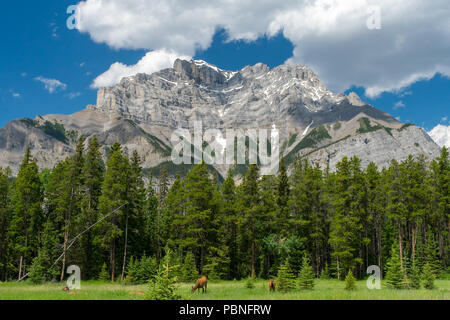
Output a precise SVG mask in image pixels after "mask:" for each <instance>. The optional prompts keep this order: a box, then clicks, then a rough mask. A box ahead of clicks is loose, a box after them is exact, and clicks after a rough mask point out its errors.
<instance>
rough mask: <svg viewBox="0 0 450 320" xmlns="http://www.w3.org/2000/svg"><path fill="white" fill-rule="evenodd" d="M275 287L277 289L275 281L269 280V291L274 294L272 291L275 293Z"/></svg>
mask: <svg viewBox="0 0 450 320" xmlns="http://www.w3.org/2000/svg"><path fill="white" fill-rule="evenodd" d="M275 287H276V284H275V280H273V279H270V280H269V291H270V292H272V291H274V292H275Z"/></svg>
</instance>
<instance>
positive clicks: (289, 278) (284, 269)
mask: <svg viewBox="0 0 450 320" xmlns="http://www.w3.org/2000/svg"><path fill="white" fill-rule="evenodd" d="M277 284H278V289H279V290H280V291H281V292H289V291H292V290H294V289H295V276H294V273H293V272H292V269H291V265H290V263H289V259H286V260H285V262H284V263H283V264H282V265H281V266H280V269H279V270H278V279H277Z"/></svg>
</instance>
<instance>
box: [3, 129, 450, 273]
mask: <svg viewBox="0 0 450 320" xmlns="http://www.w3.org/2000/svg"><path fill="white" fill-rule="evenodd" d="M107 158H108V159H107V162H106V163H104V162H103V160H102V154H101V152H100V145H99V143H98V141H97V139H96V138H95V137H94V138H92V139H91V140H90V141H89V146H88V148H87V150H84V146H83V142H82V141H81V140H80V141H79V142H78V144H77V148H76V152H75V154H74V155H73V156H72V157H71V158H68V159H66V160H65V161H62V162H60V163H58V164H57V165H56V166H55V168H53V170H51V171H50V170H43V171H41V172H40V171H39V169H38V165H37V164H36V162H35V161H34V160H33V157H32V155H31V154H30V151H29V150H28V151H27V152H26V154H25V157H24V160H23V162H22V164H21V166H20V169H19V172H18V175H17V177H15V178H13V177H12V176H11V171H10V170H9V169H1V170H0V279H1V280H17V279H22V278H26V276H28V277H30V278H31V279H32V280H33V281H35V282H40V281H49V280H52V279H56V280H63V279H64V277H65V276H66V273H65V271H66V269H67V267H68V266H69V265H78V266H80V268H81V272H82V277H83V278H84V279H98V278H101V279H111V280H113V281H115V280H117V279H121V280H125V279H128V280H129V281H147V280H148V279H149V278H151V277H152V275H153V274H155V273H156V272H157V269H158V268H157V266H158V265H159V263H160V262H161V261H162V260H163V259H164V257H165V256H166V253H168V252H171V253H170V261H171V263H172V265H176V266H177V268H178V269H177V270H178V272H179V274H180V276H181V278H185V279H187V280H188V279H193V278H195V277H196V276H197V275H200V274H205V275H208V276H209V278H217V279H218V278H220V279H230V280H232V279H242V278H247V277H253V278H254V277H261V278H269V277H274V276H276V275H277V274H278V271H279V269H280V266H282V265H285V263H286V261H289V266H290V268H291V269H292V271H293V273H294V274H295V275H298V273H299V272H300V270H301V269H302V262H304V261H305V260H304V257H307V259H308V261H310V264H311V266H312V272H313V274H314V275H315V276H319V275H320V274H324V273H326V274H327V275H328V274H329V275H331V276H332V277H336V278H340V279H343V278H345V276H346V275H347V274H348V272H349V271H350V270H351V271H352V272H353V273H354V274H355V275H356V276H357V277H360V278H362V277H364V276H366V269H367V267H368V266H370V265H378V266H380V267H381V268H382V270H384V271H385V270H386V267H387V265H388V264H387V262H388V261H390V260H393V259H394V258H395V259H397V255H398V259H397V260H398V261H399V263H400V267H401V270H404V272H405V273H408V272H409V270H411V269H413V268H412V266H413V265H414V268H423V266H424V265H427V268H429V267H430V266H431V267H432V268H433V272H434V273H435V274H436V275H439V274H440V273H441V272H442V271H445V270H447V268H448V266H449V242H450V241H449V231H450V192H449V191H450V190H449V188H450V170H449V154H448V151H447V149H445V148H443V150H442V154H441V156H440V157H439V158H438V159H436V160H433V161H432V162H427V161H426V160H425V159H423V158H419V159H414V158H413V157H409V158H408V159H407V160H405V161H404V162H401V163H398V162H396V161H393V162H392V164H391V166H390V167H389V168H385V169H382V170H379V169H378V168H377V167H376V166H375V165H374V164H373V163H372V164H370V165H369V166H368V167H367V168H366V169H362V168H361V162H360V160H359V159H357V158H351V159H347V158H344V159H342V161H341V162H340V163H339V164H338V165H337V169H336V172H331V171H330V170H328V169H326V170H321V169H320V168H319V167H318V166H315V165H311V164H310V163H308V161H307V160H301V159H299V160H297V161H296V162H295V164H294V165H293V166H292V172H289V175H288V172H287V168H286V166H285V165H284V162H283V161H282V163H281V166H280V171H279V174H278V176H263V177H261V176H260V173H259V169H258V167H257V166H254V165H253V166H250V167H249V170H248V172H247V173H246V174H245V176H244V177H243V179H242V182H241V183H239V184H236V183H235V181H234V179H233V174H232V172H231V171H230V172H229V174H228V176H227V178H226V179H225V181H224V182H223V183H222V184H219V183H218V182H217V180H218V179H217V178H216V177H215V176H214V174H213V173H211V172H209V171H208V167H207V166H206V165H204V164H199V165H196V166H195V167H194V168H193V169H192V170H191V171H190V172H189V173H188V174H187V175H186V177H180V176H179V175H178V177H177V178H176V180H175V181H174V182H173V183H171V182H170V181H169V176H168V173H167V170H162V171H161V174H160V176H159V177H158V179H157V182H156V183H155V181H154V180H153V178H152V177H151V176H150V177H145V176H144V173H143V170H142V168H141V158H140V157H139V155H138V154H137V153H136V152H134V153H132V155H131V156H129V155H128V154H127V151H126V150H123V148H122V147H121V145H120V144H118V143H117V144H115V145H113V146H112V148H111V149H110V150H109V152H108V157H107ZM392 257H394V258H392ZM166 258H167V257H166ZM391 258H392V259H391ZM397 260H396V261H397ZM55 261H57V262H56V263H55ZM127 276H128V277H127Z"/></svg>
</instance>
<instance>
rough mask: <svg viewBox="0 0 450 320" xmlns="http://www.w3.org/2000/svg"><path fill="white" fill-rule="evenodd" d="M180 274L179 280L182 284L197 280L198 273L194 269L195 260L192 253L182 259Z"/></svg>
mask: <svg viewBox="0 0 450 320" xmlns="http://www.w3.org/2000/svg"><path fill="white" fill-rule="evenodd" d="M180 274H181V277H180V280H181V281H183V282H191V281H194V280H197V278H198V271H197V268H196V267H195V260H194V255H193V254H192V252H188V253H187V254H186V256H185V257H184V263H183V266H182V267H181V272H180Z"/></svg>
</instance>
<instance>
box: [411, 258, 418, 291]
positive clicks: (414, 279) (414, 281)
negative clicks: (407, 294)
mask: <svg viewBox="0 0 450 320" xmlns="http://www.w3.org/2000/svg"><path fill="white" fill-rule="evenodd" d="M416 260H417V259H413V263H412V265H411V272H410V282H411V284H410V286H411V288H413V289H420V282H421V277H420V269H419V267H418V265H417V262H416Z"/></svg>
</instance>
